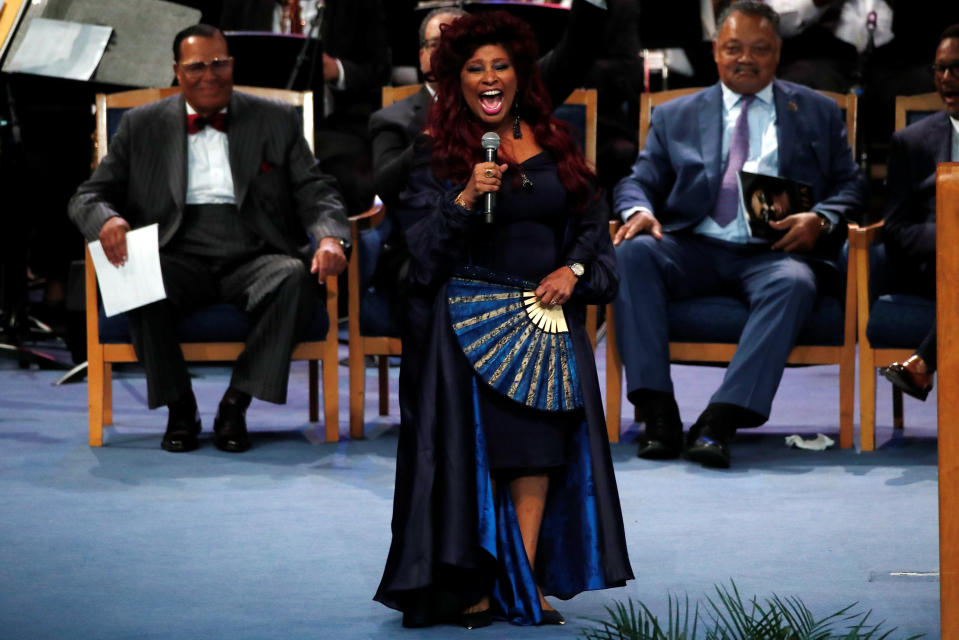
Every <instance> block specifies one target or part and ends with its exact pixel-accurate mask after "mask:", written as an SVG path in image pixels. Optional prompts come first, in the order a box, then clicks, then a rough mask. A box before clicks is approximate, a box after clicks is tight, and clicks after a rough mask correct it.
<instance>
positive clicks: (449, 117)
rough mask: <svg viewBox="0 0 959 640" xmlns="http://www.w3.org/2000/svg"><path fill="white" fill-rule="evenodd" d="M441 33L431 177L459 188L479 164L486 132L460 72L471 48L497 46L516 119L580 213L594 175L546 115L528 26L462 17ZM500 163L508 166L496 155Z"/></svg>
mask: <svg viewBox="0 0 959 640" xmlns="http://www.w3.org/2000/svg"><path fill="white" fill-rule="evenodd" d="M441 29H442V36H441V38H440V44H439V46H438V47H437V49H436V51H434V52H433V57H432V60H431V64H432V68H433V73H434V74H435V75H436V101H435V102H434V104H433V106H432V108H431V109H430V115H429V124H428V125H427V126H428V128H429V132H430V136H431V137H432V138H433V141H434V142H433V152H432V167H433V172H434V173H435V174H436V175H437V177H439V178H441V179H449V180H452V181H453V182H458V183H465V182H466V181H467V180H468V179H469V175H470V173H471V171H472V169H473V165H475V164H476V163H478V162H482V161H483V152H482V149H481V147H480V144H479V141H480V138H481V137H482V135H483V133H485V131H486V129H485V128H484V127H483V124H482V123H481V122H480V121H479V120H478V119H477V118H476V116H475V115H474V114H473V112H472V111H471V110H470V108H469V107H467V106H466V103H465V101H464V98H463V90H462V87H461V84H460V72H461V71H462V69H463V66H464V65H465V64H466V63H467V61H469V60H470V58H472V56H473V54H474V53H475V52H476V50H477V49H479V48H480V47H482V46H484V45H490V44H492V45H498V46H501V47H503V48H504V49H505V50H506V52H507V53H508V54H509V57H510V62H511V63H512V65H513V68H514V70H515V72H516V80H517V88H516V101H517V103H518V107H519V114H520V117H521V118H522V119H523V120H524V121H525V122H526V123H527V124H529V126H530V127H531V128H532V130H533V137H534V138H535V140H536V142H537V143H538V144H539V146H541V147H543V148H544V149H547V150H549V151H551V152H552V154H553V155H554V156H555V157H556V161H557V169H558V173H559V179H560V182H562V183H563V186H564V187H566V190H567V192H568V198H569V203H570V205H571V206H572V208H573V210H575V211H579V212H581V211H583V210H584V209H585V208H586V205H587V204H588V202H589V198H590V194H591V193H592V188H591V185H592V184H593V183H594V180H595V177H596V176H595V174H594V173H593V171H592V170H590V168H589V167H588V166H587V165H586V158H585V157H584V156H583V152H582V150H581V149H580V148H579V146H578V145H577V144H576V143H575V142H574V141H573V139H572V137H571V136H570V134H569V125H567V124H566V123H565V122H563V121H562V120H558V119H557V118H554V117H553V116H552V112H553V106H552V104H550V98H549V94H548V93H547V91H546V87H545V85H543V80H542V78H541V77H540V73H539V65H538V64H537V59H538V58H539V54H538V51H537V46H536V38H535V36H534V35H533V31H532V29H531V28H530V27H529V25H527V24H526V23H525V22H523V21H522V20H520V19H518V18H515V17H513V16H512V15H510V14H508V13H506V12H504V11H492V12H484V13H482V14H480V15H472V14H470V15H466V16H463V17H462V18H458V19H456V20H454V21H453V22H452V23H450V24H448V25H443V26H442V27H441ZM500 162H509V163H510V164H514V163H513V162H512V158H508V157H507V158H503V157H502V154H501V157H500Z"/></svg>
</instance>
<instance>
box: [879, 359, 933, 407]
mask: <svg viewBox="0 0 959 640" xmlns="http://www.w3.org/2000/svg"><path fill="white" fill-rule="evenodd" d="M882 375H884V376H885V377H886V380H888V381H889V382H891V383H893V384H894V385H896V386H897V387H898V388H900V389H902V392H903V393H907V394H909V395H911V396H912V397H913V398H918V399H919V400H925V399H926V397H928V395H929V392H930V391H932V384H926V385H920V383H919V382H918V381H917V380H916V376H915V374H913V372H912V371H910V370H909V369H907V368H906V367H905V365H903V364H901V363H899V362H894V363H892V364H891V365H889V366H888V367H886V368H885V369H883V370H882ZM929 377H930V378H931V376H929Z"/></svg>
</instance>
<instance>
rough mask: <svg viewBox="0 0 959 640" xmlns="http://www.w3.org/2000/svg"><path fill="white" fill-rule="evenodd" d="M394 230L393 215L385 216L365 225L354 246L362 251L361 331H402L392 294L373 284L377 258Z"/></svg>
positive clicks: (376, 333)
mask: <svg viewBox="0 0 959 640" xmlns="http://www.w3.org/2000/svg"><path fill="white" fill-rule="evenodd" d="M392 230H393V225H392V223H391V222H390V219H389V218H385V219H384V220H383V222H381V223H380V224H379V225H377V226H375V227H372V228H369V229H363V230H362V231H361V232H360V236H359V242H358V243H357V244H358V245H359V246H357V247H354V248H353V250H354V251H359V261H360V264H359V266H360V291H361V294H360V335H364V336H388V337H391V338H397V337H399V335H400V328H399V323H398V322H397V321H396V318H395V317H394V312H395V308H394V300H393V296H392V295H391V293H390V292H389V291H386V290H384V289H382V288H378V287H376V286H375V285H374V284H373V274H374V273H375V271H376V264H377V261H378V260H379V257H380V253H382V251H383V245H384V244H385V243H386V242H387V241H388V240H389V237H390V235H391V233H392Z"/></svg>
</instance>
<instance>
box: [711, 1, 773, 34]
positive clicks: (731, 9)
mask: <svg viewBox="0 0 959 640" xmlns="http://www.w3.org/2000/svg"><path fill="white" fill-rule="evenodd" d="M733 13H743V14H745V15H747V16H757V17H759V18H765V19H766V20H768V21H769V24H771V25H772V27H773V31H775V32H776V37H777V38H780V39H781V38H782V33H780V31H779V14H778V13H776V10H775V9H773V8H772V7H770V6H769V5H768V4H766V3H764V2H756V1H755V0H741V1H740V2H733V3H732V4H730V5H729V6H727V7H726V8H725V9H723V10H722V11H721V12H720V14H719V17H718V18H716V36H717V37H718V36H719V32H720V31H722V29H723V25H724V24H726V20H728V19H729V16H731V15H732V14H733Z"/></svg>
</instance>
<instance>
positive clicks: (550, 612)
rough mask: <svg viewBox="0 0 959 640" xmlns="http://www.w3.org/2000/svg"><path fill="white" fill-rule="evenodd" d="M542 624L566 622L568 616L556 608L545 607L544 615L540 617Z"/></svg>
mask: <svg viewBox="0 0 959 640" xmlns="http://www.w3.org/2000/svg"><path fill="white" fill-rule="evenodd" d="M539 623H540V624H541V625H546V624H566V618H564V617H563V614H562V613H560V612H559V611H557V610H556V609H543V615H542V616H541V617H540V619H539Z"/></svg>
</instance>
